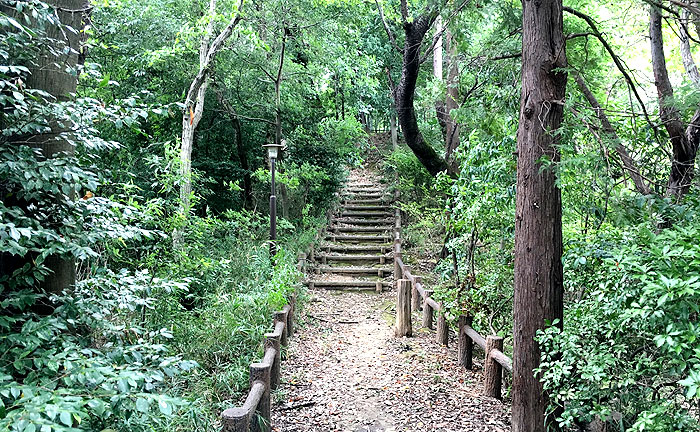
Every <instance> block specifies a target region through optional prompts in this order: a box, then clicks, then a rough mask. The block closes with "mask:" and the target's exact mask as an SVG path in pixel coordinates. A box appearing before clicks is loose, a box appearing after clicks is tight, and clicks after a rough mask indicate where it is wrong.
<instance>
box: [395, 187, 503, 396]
mask: <svg viewBox="0 0 700 432" xmlns="http://www.w3.org/2000/svg"><path fill="white" fill-rule="evenodd" d="M395 200H396V202H397V203H398V191H397V192H396V195H395ZM395 212H396V213H395V219H396V222H395V226H394V246H393V250H394V280H395V281H396V288H397V294H398V295H397V307H396V310H397V329H396V332H397V335H398V336H403V335H410V333H411V328H410V327H411V325H410V322H411V311H413V312H417V311H419V310H421V309H422V312H423V320H422V321H423V327H427V328H430V329H433V318H434V316H435V315H436V316H437V332H436V341H437V342H438V343H440V344H443V345H445V346H447V344H448V340H449V337H448V336H449V335H448V332H449V325H448V323H447V319H446V317H445V311H444V308H443V305H442V304H441V303H438V302H437V301H435V300H434V299H433V298H432V297H431V296H432V295H433V291H432V290H430V289H427V288H425V287H424V286H423V281H422V279H421V277H420V276H416V275H413V274H412V273H411V271H410V269H409V268H408V266H407V265H406V264H404V262H403V260H402V259H401V210H400V209H399V208H398V207H397V208H396V209H395ZM409 302H410V306H409V305H408V303H409ZM399 323H400V326H399V325H398V324H399ZM471 325H472V318H471V316H470V315H463V316H460V317H459V321H458V327H457V336H458V337H457V340H458V344H459V345H458V350H457V353H458V354H457V355H458V363H459V364H460V365H462V366H464V367H465V368H467V369H471V368H472V366H473V361H472V357H473V351H474V344H476V345H478V346H479V347H480V348H481V349H482V350H483V351H484V353H485V358H484V383H483V385H484V394H485V395H487V396H490V397H494V398H498V399H500V398H501V387H502V375H503V369H505V370H507V371H508V372H510V373H511V374H512V373H513V361H512V360H511V359H510V358H509V357H508V356H506V355H505V354H504V353H503V338H502V337H499V336H487V337H486V338H484V337H483V336H482V335H480V334H479V333H478V332H477V331H476V330H474V329H473V328H472V327H471Z"/></svg>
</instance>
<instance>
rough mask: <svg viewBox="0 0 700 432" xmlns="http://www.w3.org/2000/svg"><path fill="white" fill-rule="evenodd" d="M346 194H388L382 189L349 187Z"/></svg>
mask: <svg viewBox="0 0 700 432" xmlns="http://www.w3.org/2000/svg"><path fill="white" fill-rule="evenodd" d="M345 191H346V192H360V193H384V192H386V190H385V189H380V188H377V187H367V188H361V187H352V186H351V187H347V188H345Z"/></svg>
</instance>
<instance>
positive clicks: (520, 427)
mask: <svg viewBox="0 0 700 432" xmlns="http://www.w3.org/2000/svg"><path fill="white" fill-rule="evenodd" d="M522 59H523V60H522V62H523V63H522V94H521V97H520V124H519V127H518V145H517V155H518V156H517V157H518V165H517V197H516V216H515V271H514V278H515V280H514V282H515V298H514V304H513V315H514V320H515V323H514V327H513V328H514V329H515V334H514V338H513V411H512V412H513V422H512V424H513V431H514V432H544V431H545V430H546V426H545V411H546V408H547V397H546V395H545V394H544V392H543V389H542V383H540V382H539V380H538V379H537V378H536V377H535V375H534V372H533V371H534V369H536V368H537V367H538V366H539V364H540V350H539V346H538V344H537V342H536V341H535V340H534V337H535V334H536V332H537V330H539V329H542V328H544V327H545V323H546V322H547V321H550V322H551V321H554V320H557V319H558V320H559V324H558V325H559V326H561V320H562V317H563V291H564V290H563V269H562V262H561V257H562V231H561V223H562V222H561V217H562V213H561V191H560V190H559V188H558V187H557V185H556V173H555V170H554V169H553V168H552V167H545V166H543V164H542V161H543V159H546V160H549V161H551V162H552V163H557V162H558V161H559V152H558V150H557V142H558V138H557V137H558V133H559V131H558V129H559V127H560V125H561V121H562V116H563V106H564V96H565V90H566V73H565V72H562V71H561V68H565V67H566V52H565V40H564V34H563V18H562V1H561V0H540V1H537V2H534V1H524V2H523V50H522Z"/></svg>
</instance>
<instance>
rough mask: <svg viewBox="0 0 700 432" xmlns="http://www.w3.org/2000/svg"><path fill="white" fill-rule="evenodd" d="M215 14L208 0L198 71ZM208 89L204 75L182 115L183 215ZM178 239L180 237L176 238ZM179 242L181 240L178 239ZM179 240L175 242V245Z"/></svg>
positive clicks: (202, 68) (212, 0) (187, 205)
mask: <svg viewBox="0 0 700 432" xmlns="http://www.w3.org/2000/svg"><path fill="white" fill-rule="evenodd" d="M215 13H216V0H209V11H208V14H209V22H208V23H207V27H206V30H205V31H204V36H202V41H201V42H200V44H199V70H200V72H201V71H205V70H208V61H207V54H208V53H209V41H210V40H211V34H212V32H213V31H214V14H215ZM207 87H209V73H205V74H204V77H203V81H202V83H201V84H200V85H199V87H198V88H197V90H196V95H197V96H196V97H195V99H194V100H193V101H192V102H191V103H190V104H187V103H186V104H185V110H184V112H183V113H182V137H181V140H180V175H181V176H182V183H181V184H180V206H181V212H182V214H183V215H187V214H188V213H189V211H190V195H191V194H192V145H193V143H194V131H195V130H196V129H197V126H198V125H199V122H200V120H202V114H203V113H204V98H205V97H206V94H207ZM178 237H180V236H178ZM180 240H181V239H180ZM178 241H179V240H176V243H177V242H178Z"/></svg>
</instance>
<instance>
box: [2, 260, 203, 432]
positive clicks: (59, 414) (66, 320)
mask: <svg viewBox="0 0 700 432" xmlns="http://www.w3.org/2000/svg"><path fill="white" fill-rule="evenodd" d="M184 289H186V287H185V285H184V284H182V283H173V282H168V281H165V280H161V279H158V278H154V277H153V276H152V275H149V274H148V273H146V272H137V273H135V274H130V273H128V272H126V271H121V272H119V273H112V272H109V271H105V272H102V273H101V274H99V275H95V276H94V277H92V278H90V279H87V280H84V281H82V282H80V283H79V284H78V285H77V286H76V287H75V289H74V290H73V291H72V292H71V293H64V294H62V295H60V296H54V298H52V301H53V302H54V303H55V304H58V305H59V306H58V307H57V308H56V309H55V310H54V312H53V313H52V314H50V315H48V316H41V315H37V314H36V313H33V312H31V310H29V309H26V308H22V307H21V306H22V305H29V304H32V303H33V299H29V298H25V296H32V294H30V293H28V292H26V291H25V292H23V293H18V294H17V295H15V296H13V297H5V300H4V301H3V303H2V315H0V331H1V333H0V351H1V352H2V355H0V428H2V429H3V430H12V431H38V430H54V431H77V430H101V429H104V428H106V427H108V426H109V427H113V428H116V429H117V430H124V431H127V430H128V431H138V430H144V431H145V430H151V428H152V427H154V426H156V425H164V424H167V423H168V422H169V416H170V415H171V414H172V413H173V412H174V411H175V409H176V407H178V406H180V405H183V404H184V401H183V400H182V399H180V398H178V397H174V396H173V395H172V394H171V395H168V392H167V388H168V381H169V380H170V379H171V377H173V376H175V375H177V374H179V373H181V372H183V371H188V370H190V369H192V368H193V367H195V366H196V363H194V362H191V361H186V360H183V359H182V357H180V356H177V355H173V354H172V351H171V350H170V349H168V348H167V345H166V344H165V343H166V341H167V340H168V339H171V338H172V334H171V332H170V331H169V330H167V329H165V328H160V329H149V328H147V327H145V326H144V325H143V323H142V322H141V321H142V320H141V319H140V318H139V317H141V316H143V314H144V313H145V311H146V310H148V309H153V308H154V307H155V298H154V297H153V295H157V293H159V292H161V293H174V292H178V291H182V290H184ZM18 308H19V309H20V310H21V312H20V311H18Z"/></svg>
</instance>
